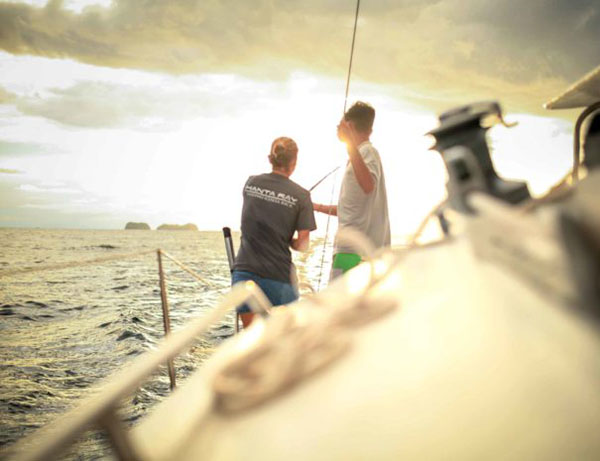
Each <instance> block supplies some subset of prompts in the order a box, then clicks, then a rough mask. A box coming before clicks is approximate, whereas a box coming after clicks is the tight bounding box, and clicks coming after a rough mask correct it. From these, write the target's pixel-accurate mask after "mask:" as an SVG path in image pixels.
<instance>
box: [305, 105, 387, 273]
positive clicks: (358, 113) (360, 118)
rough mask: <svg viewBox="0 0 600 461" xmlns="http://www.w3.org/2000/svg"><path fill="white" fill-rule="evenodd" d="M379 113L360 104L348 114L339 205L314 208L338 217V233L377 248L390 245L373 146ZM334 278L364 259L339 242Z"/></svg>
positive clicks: (341, 128)
mask: <svg viewBox="0 0 600 461" xmlns="http://www.w3.org/2000/svg"><path fill="white" fill-rule="evenodd" d="M374 120H375V109H373V108H372V107H371V106H370V105H368V104H366V103H364V102H360V101H358V102H357V103H355V104H354V105H353V106H352V107H350V109H348V111H347V112H346V113H345V114H344V117H343V118H342V120H341V122H340V124H339V125H338V127H337V134H338V138H339V139H340V141H342V142H344V143H345V144H346V146H347V149H348V157H349V158H348V164H347V166H346V171H345V173H344V179H343V180H342V187H341V189H340V197H339V200H338V204H337V206H336V205H323V204H319V203H315V204H314V209H315V211H318V212H321V213H325V214H330V215H333V216H337V217H338V232H339V231H340V230H343V229H345V228H353V229H354V230H357V231H360V232H361V233H362V234H363V235H364V236H365V237H367V238H368V239H369V240H370V242H371V243H372V244H373V246H374V247H375V248H380V247H384V246H389V245H390V220H389V215H388V204H387V193H386V188H385V176H384V174H383V167H382V165H381V158H380V157H379V152H377V149H375V147H373V145H372V144H371V141H370V140H369V139H370V136H371V132H372V131H373V121H374ZM334 245H335V248H334V255H333V265H332V271H331V278H335V277H337V276H338V275H340V274H342V273H344V272H346V271H348V270H350V269H352V268H353V267H355V266H357V265H358V264H359V263H360V262H361V260H362V257H364V255H360V254H356V253H355V251H356V250H355V249H352V248H348V247H346V246H344V245H342V244H340V243H339V242H338V239H337V238H336V242H335V244H334Z"/></svg>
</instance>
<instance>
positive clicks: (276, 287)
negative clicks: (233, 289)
mask: <svg viewBox="0 0 600 461" xmlns="http://www.w3.org/2000/svg"><path fill="white" fill-rule="evenodd" d="M246 280H252V281H253V282H255V283H256V284H257V285H258V286H259V287H260V289H261V290H262V291H263V292H264V294H265V295H266V297H267V299H268V300H269V301H270V302H271V304H273V306H280V305H281V304H289V303H291V302H294V301H296V300H297V299H298V293H297V292H296V290H295V288H294V287H293V286H292V285H291V284H290V283H286V282H281V281H279V280H273V279H266V278H263V277H260V276H258V275H256V274H254V273H252V272H246V271H233V272H232V273H231V284H232V285H235V284H236V283H238V282H245V281H246ZM236 310H237V312H238V314H246V313H248V312H252V311H251V310H250V307H249V306H248V305H247V304H242V305H241V306H238V307H237V309H236Z"/></svg>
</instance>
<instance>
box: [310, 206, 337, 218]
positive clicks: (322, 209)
mask: <svg viewBox="0 0 600 461" xmlns="http://www.w3.org/2000/svg"><path fill="white" fill-rule="evenodd" d="M313 209H314V210H315V211H318V212H319V213H325V214H329V215H331V216H337V205H323V204H322V203H313Z"/></svg>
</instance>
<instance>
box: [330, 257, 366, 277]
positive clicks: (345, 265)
mask: <svg viewBox="0 0 600 461" xmlns="http://www.w3.org/2000/svg"><path fill="white" fill-rule="evenodd" d="M360 262H361V259H360V256H359V255H357V254H355V253H336V254H335V255H334V257H333V269H341V270H342V273H344V272H347V271H349V270H350V269H352V268H353V267H356V266H358V265H359V264H360Z"/></svg>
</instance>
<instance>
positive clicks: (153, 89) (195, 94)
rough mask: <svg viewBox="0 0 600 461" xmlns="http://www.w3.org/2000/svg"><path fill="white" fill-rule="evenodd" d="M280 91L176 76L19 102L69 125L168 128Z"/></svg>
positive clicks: (58, 91)
mask: <svg viewBox="0 0 600 461" xmlns="http://www.w3.org/2000/svg"><path fill="white" fill-rule="evenodd" d="M279 91H282V90H281V88H276V87H273V85H267V84H261V83H258V82H251V81H247V80H244V79H240V78H235V77H222V78H211V77H207V78H202V79H197V78H191V79H188V80H187V81H185V79H179V78H175V77H171V78H165V81H164V84H163V85H147V86H140V85H120V84H115V83H107V82H93V81H85V82H79V83H77V84H75V85H73V86H71V87H68V88H51V89H47V90H45V91H44V92H43V93H38V94H36V95H35V96H21V97H19V98H18V99H17V100H16V101H15V104H16V107H17V108H18V109H19V110H20V111H21V112H22V113H23V114H26V115H32V116H39V117H44V118H47V119H50V120H54V121H56V122H59V123H61V124H64V125H70V126H76V127H88V128H130V129H137V130H144V131H146V130H151V131H165V130H171V129H175V128H177V127H178V124H179V123H180V122H181V121H184V120H191V119H195V118H200V117H210V116H219V115H225V114H227V115H232V114H235V113H236V111H237V110H238V109H241V107H242V105H239V104H238V103H239V101H248V100H252V101H253V102H254V103H255V104H259V105H260V106H261V107H267V106H268V105H269V104H270V103H269V100H268V99H269V98H268V97H267V96H268V95H269V93H271V94H270V96H272V95H273V94H272V92H279ZM0 152H1V150H0Z"/></svg>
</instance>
